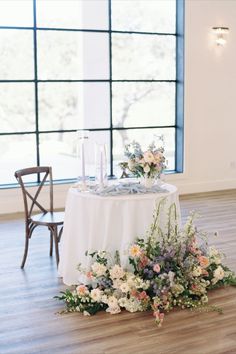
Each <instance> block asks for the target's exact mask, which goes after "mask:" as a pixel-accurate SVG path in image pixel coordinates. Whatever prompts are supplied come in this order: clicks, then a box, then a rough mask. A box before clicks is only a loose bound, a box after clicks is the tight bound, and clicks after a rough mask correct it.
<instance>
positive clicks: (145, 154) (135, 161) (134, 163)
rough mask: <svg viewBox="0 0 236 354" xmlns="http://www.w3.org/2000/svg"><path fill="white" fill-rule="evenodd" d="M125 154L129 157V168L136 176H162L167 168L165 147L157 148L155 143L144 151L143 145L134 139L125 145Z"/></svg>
mask: <svg viewBox="0 0 236 354" xmlns="http://www.w3.org/2000/svg"><path fill="white" fill-rule="evenodd" d="M125 156H126V157H127V158H128V161H127V163H128V166H127V167H128V169H129V170H130V172H132V174H133V175H135V176H136V177H149V178H155V177H160V175H161V173H162V172H163V170H164V169H165V167H166V165H165V157H164V148H163V147H160V148H157V147H156V145H155V143H154V142H153V143H152V144H150V145H149V147H148V149H147V151H143V150H142V147H141V145H140V144H139V143H138V142H136V141H133V142H132V143H130V144H127V145H125Z"/></svg>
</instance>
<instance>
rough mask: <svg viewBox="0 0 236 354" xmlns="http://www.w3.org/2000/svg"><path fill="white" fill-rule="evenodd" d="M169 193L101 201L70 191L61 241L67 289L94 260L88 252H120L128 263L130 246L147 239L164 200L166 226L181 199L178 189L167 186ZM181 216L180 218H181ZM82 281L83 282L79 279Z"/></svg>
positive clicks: (111, 197)
mask: <svg viewBox="0 0 236 354" xmlns="http://www.w3.org/2000/svg"><path fill="white" fill-rule="evenodd" d="M163 188H165V189H167V190H168V193H155V194H132V195H119V196H106V197H101V196H98V195H93V194H91V193H88V192H82V193H81V192H79V191H78V190H77V189H75V188H70V189H69V191H68V195H67V201H66V209H65V221H64V230H63V234H62V239H61V248H60V263H59V268H58V272H59V276H61V277H63V282H64V283H65V284H67V285H72V284H77V283H78V279H79V273H78V270H77V265H78V264H79V263H81V264H82V266H83V267H87V266H89V264H90V262H91V259H90V257H87V256H85V252H86V251H87V250H88V251H95V250H106V251H110V252H111V253H112V254H113V253H114V252H115V251H116V250H118V251H119V252H120V255H121V263H122V265H125V262H127V254H126V255H125V251H127V250H128V248H129V246H130V244H131V243H132V242H133V241H134V240H135V238H137V237H145V233H146V231H147V229H148V228H149V226H150V224H151V223H152V219H153V211H154V208H155V206H156V204H157V203H158V201H160V200H161V199H162V198H166V202H165V206H164V209H163V210H162V215H161V224H162V225H163V226H164V225H166V222H167V210H168V208H169V206H170V205H171V204H172V203H175V204H176V206H177V211H178V214H179V199H178V193H177V188H176V187H175V186H172V185H169V184H164V185H163ZM179 216H180V214H179ZM80 279H81V278H80Z"/></svg>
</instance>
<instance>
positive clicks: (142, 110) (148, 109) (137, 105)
mask: <svg viewBox="0 0 236 354" xmlns="http://www.w3.org/2000/svg"><path fill="white" fill-rule="evenodd" d="M112 94H113V104H112V109H113V122H114V127H140V126H156V125H174V123H175V84H174V83H157V82H151V83H148V82H118V83H113V84H112Z"/></svg>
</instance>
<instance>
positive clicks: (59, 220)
mask: <svg viewBox="0 0 236 354" xmlns="http://www.w3.org/2000/svg"><path fill="white" fill-rule="evenodd" d="M30 220H31V221H32V222H33V223H34V224H38V225H49V226H50V225H63V220H64V212H53V213H50V212H48V213H40V214H36V215H32V216H31V218H30Z"/></svg>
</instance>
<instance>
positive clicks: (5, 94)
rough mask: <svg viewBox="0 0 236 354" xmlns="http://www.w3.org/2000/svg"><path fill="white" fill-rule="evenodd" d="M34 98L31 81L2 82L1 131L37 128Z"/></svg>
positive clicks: (0, 89) (0, 85)
mask: <svg viewBox="0 0 236 354" xmlns="http://www.w3.org/2000/svg"><path fill="white" fill-rule="evenodd" d="M34 99H35V97H34V85H33V84H31V83H29V84H24V83H14V84H11V83H7V84H4V83H0V116H1V127H0V131H1V133H3V132H19V131H22V132H23V131H34V130H35V104H34Z"/></svg>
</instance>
